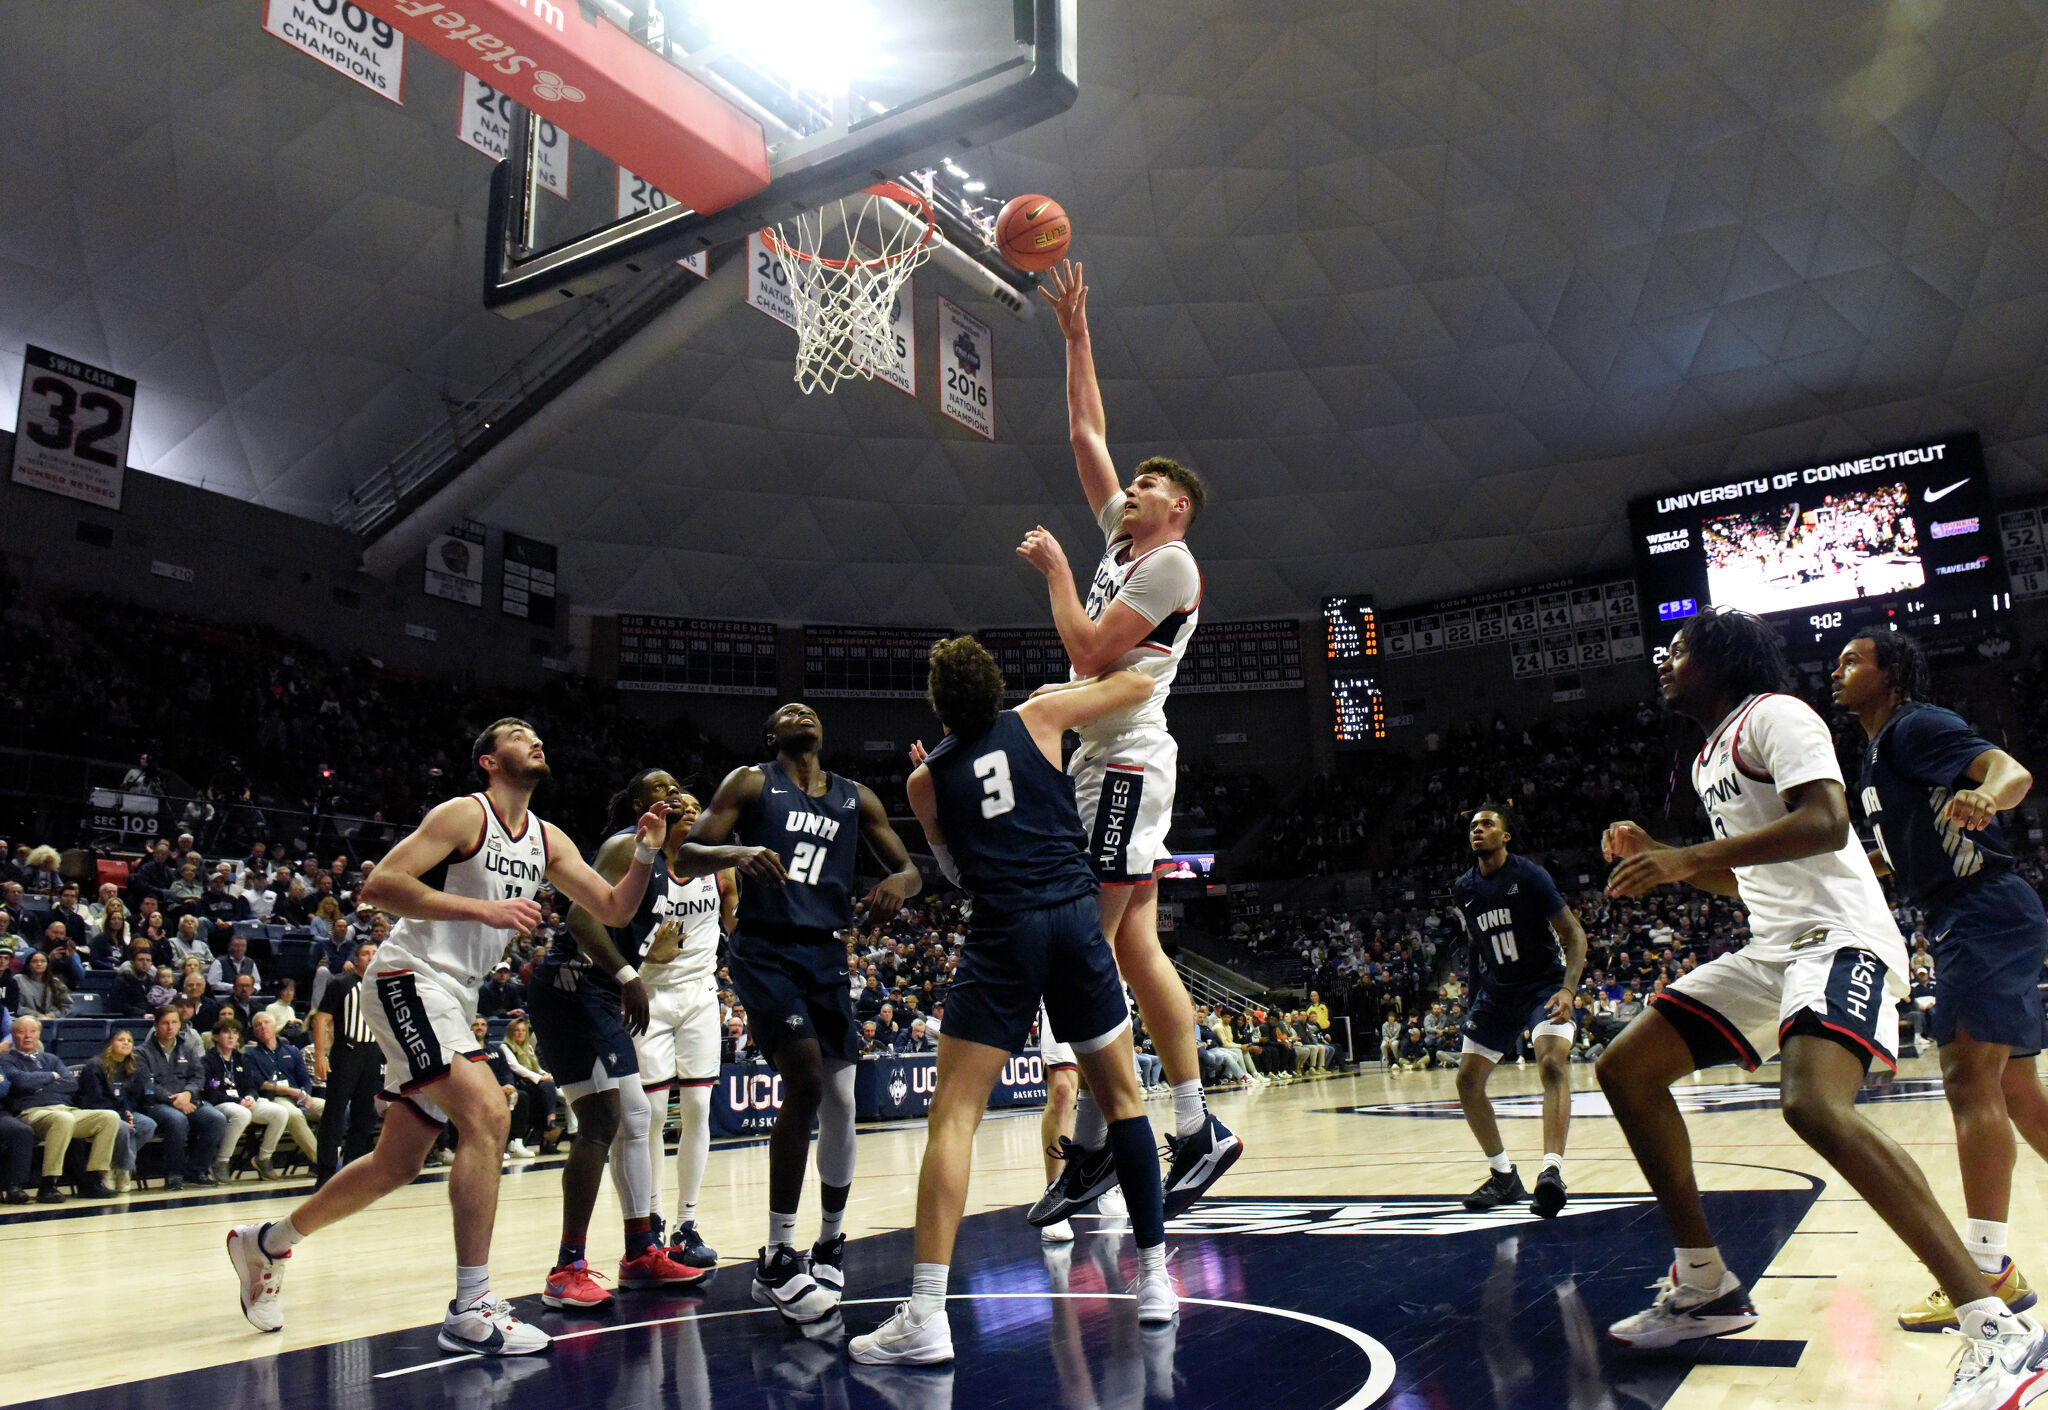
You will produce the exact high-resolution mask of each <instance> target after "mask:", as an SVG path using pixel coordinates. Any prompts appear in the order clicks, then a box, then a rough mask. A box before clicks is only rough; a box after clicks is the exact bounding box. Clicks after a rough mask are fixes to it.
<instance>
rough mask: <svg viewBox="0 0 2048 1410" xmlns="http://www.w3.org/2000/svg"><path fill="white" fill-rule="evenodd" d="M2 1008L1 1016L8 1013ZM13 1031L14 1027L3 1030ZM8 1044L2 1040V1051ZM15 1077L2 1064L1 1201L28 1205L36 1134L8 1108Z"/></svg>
mask: <svg viewBox="0 0 2048 1410" xmlns="http://www.w3.org/2000/svg"><path fill="white" fill-rule="evenodd" d="M5 857H6V847H5V844H4V843H0V861H4V859H5ZM6 1012H7V1011H6V1010H5V1009H4V1008H0V1017H4V1016H5V1015H6ZM0 1031H4V1032H11V1031H12V1029H5V1030H0ZM5 1049H6V1044H4V1043H0V1051H5ZM13 1089H14V1088H13V1079H12V1078H10V1077H9V1076H8V1075H7V1069H6V1068H5V1067H4V1066H0V1204H27V1203H28V1202H29V1201H30V1200H31V1199H33V1198H34V1196H33V1195H31V1194H29V1192H28V1182H29V1169H30V1162H31V1160H32V1159H33V1158H34V1156H35V1150H36V1133H35V1130H34V1128H32V1127H31V1126H30V1125H29V1124H28V1123H27V1122H26V1121H23V1120H22V1119H21V1118H20V1117H18V1116H16V1115H15V1114H14V1113H13V1112H12V1111H10V1110H8V1103H7V1098H8V1095H9V1093H11V1092H12V1091H13Z"/></svg>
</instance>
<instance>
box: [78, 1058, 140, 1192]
mask: <svg viewBox="0 0 2048 1410" xmlns="http://www.w3.org/2000/svg"><path fill="white" fill-rule="evenodd" d="M153 1096H154V1093H153V1092H151V1090H150V1086H149V1074H148V1073H147V1072H145V1071H144V1070H143V1069H142V1067H141V1065H140V1064H139V1063H138V1062H137V1061H136V1059H135V1035H133V1034H132V1033H130V1032H128V1030H126V1029H125V1028H121V1029H116V1030H115V1031H114V1034H113V1036H112V1037H110V1038H108V1039H107V1041H106V1045H105V1046H104V1047H102V1048H101V1049H100V1052H99V1056H98V1057H96V1058H94V1059H93V1060H92V1061H91V1062H89V1063H87V1064H86V1065H85V1066H84V1068H82V1069H81V1070H80V1071H79V1074H78V1105H79V1107H80V1109H81V1110H85V1111H111V1112H113V1113H114V1114H115V1115H116V1116H118V1117H120V1118H121V1124H120V1127H119V1129H117V1130H116V1131H115V1132H114V1168H113V1176H114V1193H115V1194H117V1195H125V1194H127V1193H128V1191H129V1189H130V1188H131V1187H133V1185H134V1184H135V1156H136V1153H137V1152H138V1151H140V1150H141V1149H142V1148H143V1147H144V1146H146V1145H148V1144H149V1143H150V1140H151V1138H152V1137H154V1136H155V1135H156V1121H155V1119H154V1118H152V1117H151V1116H150V1115H149V1111H148V1108H149V1107H150V1106H151V1105H153V1102H152V1097H153Z"/></svg>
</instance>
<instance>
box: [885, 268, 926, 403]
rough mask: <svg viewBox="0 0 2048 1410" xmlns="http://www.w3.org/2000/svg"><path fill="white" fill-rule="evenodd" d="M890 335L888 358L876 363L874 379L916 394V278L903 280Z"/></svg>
mask: <svg viewBox="0 0 2048 1410" xmlns="http://www.w3.org/2000/svg"><path fill="white" fill-rule="evenodd" d="M889 331H890V334H891V338H890V343H889V347H888V348H887V349H885V352H886V354H887V355H886V356H884V357H883V358H882V359H881V360H880V361H878V362H877V363H876V364H875V376H877V377H878V378H880V379H881V380H882V381H884V382H887V383H888V384H889V385H890V386H892V387H894V388H895V389H896V390H897V391H899V392H907V393H909V394H910V395H911V396H913V397H914V396H916V395H917V276H916V275H914V274H913V275H912V276H910V277H909V278H908V279H905V280H904V281H903V287H902V288H901V289H899V290H897V292H896V302H895V304H894V306H892V307H891V308H890V310H889Z"/></svg>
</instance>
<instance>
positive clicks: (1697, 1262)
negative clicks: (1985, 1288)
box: [1671, 1244, 2003, 1306]
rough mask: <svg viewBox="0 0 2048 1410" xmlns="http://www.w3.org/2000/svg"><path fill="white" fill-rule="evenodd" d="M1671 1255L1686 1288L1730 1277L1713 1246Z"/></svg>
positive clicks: (1717, 1283) (1710, 1285)
mask: <svg viewBox="0 0 2048 1410" xmlns="http://www.w3.org/2000/svg"><path fill="white" fill-rule="evenodd" d="M1671 1254H1672V1258H1671V1266H1672V1277H1673V1278H1674V1279H1675V1280H1676V1281H1677V1282H1679V1283H1680V1284H1681V1285H1683V1286H1685V1287H1688V1288H1700V1289H1705V1290H1712V1289H1714V1288H1718V1287H1720V1286H1721V1280H1722V1279H1723V1278H1725V1277H1727V1276H1728V1265H1727V1264H1725V1263H1723V1262H1722V1261H1721V1250H1720V1249H1719V1248H1717V1247H1715V1246H1714V1245H1712V1244H1709V1245H1708V1246H1707V1247H1705V1248H1674V1249H1672V1250H1671ZM2002 1305H2003V1304H2001V1306H2002Z"/></svg>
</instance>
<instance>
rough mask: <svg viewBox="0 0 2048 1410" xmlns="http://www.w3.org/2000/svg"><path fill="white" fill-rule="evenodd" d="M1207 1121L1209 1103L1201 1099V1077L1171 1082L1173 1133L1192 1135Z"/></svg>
mask: <svg viewBox="0 0 2048 1410" xmlns="http://www.w3.org/2000/svg"><path fill="white" fill-rule="evenodd" d="M1208 1121H1209V1104H1208V1103H1207V1102H1205V1101H1203V1100H1202V1079H1201V1078H1199V1077H1195V1078H1191V1079H1189V1080H1188V1081H1186V1082H1176V1083H1174V1084H1173V1134H1174V1135H1176V1136H1192V1135H1194V1134H1196V1133H1197V1132H1199V1131H1200V1130H1201V1129H1202V1127H1203V1126H1205V1125H1207V1124H1208Z"/></svg>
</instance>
